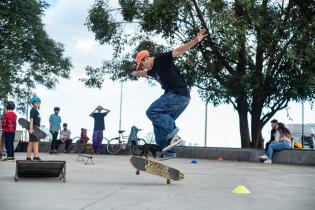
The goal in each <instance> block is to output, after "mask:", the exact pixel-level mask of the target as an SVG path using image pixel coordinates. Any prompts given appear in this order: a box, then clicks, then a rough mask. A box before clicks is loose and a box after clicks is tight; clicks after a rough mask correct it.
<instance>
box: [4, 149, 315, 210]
mask: <svg viewBox="0 0 315 210" xmlns="http://www.w3.org/2000/svg"><path fill="white" fill-rule="evenodd" d="M41 157H42V159H45V160H66V161H67V175H66V176H67V177H66V178H67V181H66V183H63V182H61V181H60V180H59V179H57V178H20V180H19V182H16V183H15V182H14V172H15V162H0V189H1V195H0V209H1V210H19V209H23V210H31V209H32V210H34V209H35V210H36V209H38V210H41V209H44V210H53V209H56V210H57V209H58V210H59V209H67V210H83V209H86V210H96V209H115V210H116V209H117V210H118V209H128V210H133V209H145V210H146V209H159V210H161V209H181V210H183V209H189V210H195V209H198V210H200V209H224V210H230V209H231V210H232V209H233V210H237V209H239V210H246V209H251V210H253V209H255V210H259V209H262V210H266V209H268V210H272V209H276V210H280V209H285V210H291V209H292V210H293V209H294V210H296V209H299V210H313V209H315V196H314V195H315V168H314V167H308V166H291V165H279V164H273V165H264V164H259V163H248V162H233V161H214V160H197V162H198V163H197V164H191V163H190V162H191V159H181V158H176V159H172V160H168V161H164V162H163V163H165V164H168V165H170V166H173V167H175V168H178V169H180V170H181V171H183V172H184V173H185V179H184V180H183V181H181V182H172V183H171V184H170V185H167V184H166V181H165V180H164V179H161V178H160V177H155V176H152V175H148V174H145V173H141V174H140V175H139V176H137V175H135V169H134V168H133V167H132V166H131V165H130V164H129V159H128V158H129V157H128V156H110V155H94V158H93V159H94V163H95V165H84V164H83V163H82V162H79V161H76V158H77V156H76V155H75V154H59V155H49V154H45V153H42V154H41ZM24 158H25V154H24V153H17V154H16V159H24ZM238 185H245V186H246V187H247V188H248V189H249V190H250V191H251V194H247V195H237V194H233V193H232V192H231V191H232V190H233V189H234V188H235V187H236V186H238Z"/></svg>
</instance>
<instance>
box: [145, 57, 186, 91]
mask: <svg viewBox="0 0 315 210" xmlns="http://www.w3.org/2000/svg"><path fill="white" fill-rule="evenodd" d="M148 75H149V76H152V77H154V78H155V79H156V80H157V81H158V82H159V83H160V84H161V86H162V89H164V90H165V92H172V93H175V94H177V95H182V96H187V97H190V94H189V90H188V88H187V84H186V82H185V80H184V77H183V75H182V74H181V73H180V71H179V70H178V68H177V67H176V66H175V64H174V63H173V57H172V51H170V52H166V53H161V54H159V55H158V56H156V57H155V58H154V64H153V67H152V69H151V70H149V71H148Z"/></svg>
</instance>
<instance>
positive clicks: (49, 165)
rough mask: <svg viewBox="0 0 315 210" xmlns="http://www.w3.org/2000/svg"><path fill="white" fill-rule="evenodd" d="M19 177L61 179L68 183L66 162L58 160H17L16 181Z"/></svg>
mask: <svg viewBox="0 0 315 210" xmlns="http://www.w3.org/2000/svg"><path fill="white" fill-rule="evenodd" d="M19 177H59V179H61V180H62V181H63V182H66V161H57V160H41V161H31V160H17V161H16V169H15V176H14V180H15V181H16V182H17V181H18V180H19Z"/></svg>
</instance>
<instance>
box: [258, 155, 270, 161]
mask: <svg viewBox="0 0 315 210" xmlns="http://www.w3.org/2000/svg"><path fill="white" fill-rule="evenodd" d="M267 159H268V156H267V155H261V156H259V160H267Z"/></svg>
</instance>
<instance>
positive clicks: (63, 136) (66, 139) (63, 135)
mask: <svg viewBox="0 0 315 210" xmlns="http://www.w3.org/2000/svg"><path fill="white" fill-rule="evenodd" d="M62 126H63V129H62V130H61V131H60V140H59V141H58V145H57V149H58V147H59V145H60V144H63V143H64V144H65V148H64V150H63V152H64V153H66V152H69V146H70V145H71V143H72V139H71V138H70V136H71V131H70V130H69V129H68V125H67V123H64V124H63V125H62Z"/></svg>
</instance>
